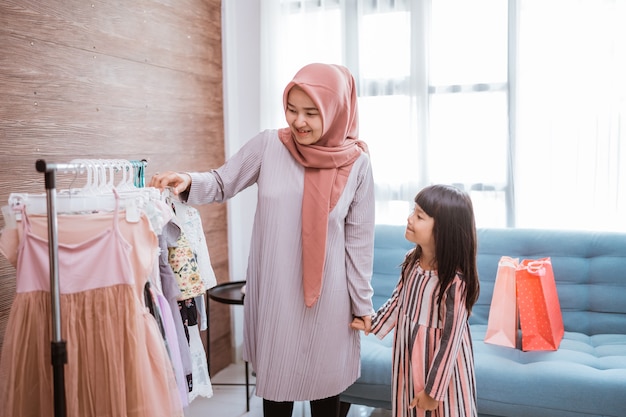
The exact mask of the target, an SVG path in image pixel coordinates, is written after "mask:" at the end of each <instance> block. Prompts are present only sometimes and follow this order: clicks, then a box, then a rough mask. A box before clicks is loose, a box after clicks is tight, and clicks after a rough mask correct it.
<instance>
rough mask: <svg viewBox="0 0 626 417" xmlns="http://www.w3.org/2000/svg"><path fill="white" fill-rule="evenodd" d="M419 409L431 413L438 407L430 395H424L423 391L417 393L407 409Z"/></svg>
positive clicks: (437, 402) (437, 403)
mask: <svg viewBox="0 0 626 417" xmlns="http://www.w3.org/2000/svg"><path fill="white" fill-rule="evenodd" d="M415 407H417V408H421V409H422V410H426V411H432V410H435V409H436V408H437V407H439V401H437V400H435V399H434V398H433V397H431V396H430V395H428V394H426V392H425V391H424V390H422V391H420V392H418V393H417V395H416V396H415V398H413V401H411V404H410V405H409V408H415Z"/></svg>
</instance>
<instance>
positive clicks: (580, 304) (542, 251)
mask: <svg viewBox="0 0 626 417" xmlns="http://www.w3.org/2000/svg"><path fill="white" fill-rule="evenodd" d="M404 230H405V227H404V226H395V225H393V226H392V225H377V226H376V238H375V243H374V275H373V277H372V286H373V287H374V308H378V307H379V306H380V305H381V304H382V303H384V302H385V301H386V300H387V298H388V297H389V296H390V295H391V292H392V291H393V288H394V287H395V285H396V283H397V281H398V278H399V274H400V268H399V265H400V264H401V263H402V260H403V259H404V255H405V254H406V252H407V251H408V250H410V249H411V248H412V247H413V246H414V245H413V244H412V243H411V242H408V241H407V240H406V239H405V238H404ZM505 255H506V256H511V257H513V258H519V259H520V261H521V260H523V259H538V258H544V257H550V258H551V260H552V268H553V271H554V276H555V280H556V283H557V292H558V295H559V303H560V304H561V311H562V314H563V324H564V326H565V330H566V331H572V332H580V333H584V334H588V335H594V334H605V333H606V334H610V333H620V334H626V234H625V233H611V232H596V231H567V230H548V229H545V230H544V229H537V230H533V229H479V230H478V275H479V277H480V297H479V299H478V302H477V303H476V305H475V306H474V309H473V311H472V317H471V319H470V323H481V324H486V323H487V319H488V316H489V306H490V304H491V297H492V292H493V284H494V281H495V277H496V272H497V269H498V261H499V260H500V257H501V256H505Z"/></svg>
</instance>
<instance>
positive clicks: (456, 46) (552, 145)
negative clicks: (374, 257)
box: [262, 0, 626, 231]
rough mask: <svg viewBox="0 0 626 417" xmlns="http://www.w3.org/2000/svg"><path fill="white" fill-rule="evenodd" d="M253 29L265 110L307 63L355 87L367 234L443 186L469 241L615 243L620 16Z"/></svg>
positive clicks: (589, 0) (352, 6) (415, 5)
mask: <svg viewBox="0 0 626 417" xmlns="http://www.w3.org/2000/svg"><path fill="white" fill-rule="evenodd" d="M267 3H271V1H269V0H268V2H267ZM266 10H268V9H267V8H266ZM276 15H278V16H280V17H279V18H278V19H279V20H271V19H276ZM268 16H272V17H271V18H270V17H268ZM264 19H265V21H266V22H268V25H267V26H263V21H262V31H264V28H266V29H267V30H268V33H270V35H268V36H269V38H268V39H270V40H271V39H274V41H270V42H263V45H264V46H265V48H266V50H264V51H263V50H262V56H266V57H267V58H268V60H267V65H268V72H267V74H271V75H272V80H273V81H272V82H271V83H270V84H271V85H274V86H275V90H274V91H269V90H268V91H267V94H268V97H272V96H275V97H278V98H280V97H281V94H282V88H283V87H284V85H285V84H286V83H287V82H288V81H289V80H290V78H291V76H293V74H294V73H295V71H297V69H298V68H300V67H301V66H302V65H304V64H306V63H309V62H313V61H319V62H334V63H342V64H344V65H346V66H347V67H348V68H350V70H351V71H352V72H353V74H354V75H355V77H356V79H357V84H358V86H359V107H360V137H361V139H363V140H365V141H366V142H367V143H368V145H369V148H370V153H371V156H372V163H373V165H374V177H375V181H376V198H377V222H378V223H404V222H405V221H406V216H407V214H408V211H409V207H410V204H411V201H412V199H413V197H414V195H415V194H416V192H417V191H418V190H419V189H420V188H421V187H423V186H425V185H427V184H431V183H448V184H455V185H457V186H459V187H461V188H463V189H465V190H466V191H468V192H469V193H470V194H471V196H472V199H473V201H474V206H475V211H476V218H477V224H478V226H479V227H507V226H509V227H511V226H516V227H548V228H550V227H553V228H571V229H583V228H584V229H607V230H623V231H626V215H625V213H626V142H625V141H624V135H625V133H624V132H625V131H626V129H624V126H626V124H625V123H624V122H625V121H626V118H625V114H626V112H625V110H626V81H625V80H626V77H624V76H623V74H626V29H625V28H624V27H626V26H625V25H623V24H621V23H620V22H624V21H626V0H508V1H505V0H473V1H467V0H342V1H339V0H335V1H331V0H326V1H324V0H317V1H297V0H282V1H281V2H280V6H279V7H276V8H274V9H273V12H272V13H265V14H264ZM270 21H271V22H272V23H271V25H270V24H269V22H270ZM277 21H280V22H281V24H277ZM273 100H275V98H273ZM278 103H279V102H278ZM272 108H274V109H278V110H268V114H270V113H271V116H272V117H270V118H266V120H268V121H269V120H271V122H268V123H270V124H271V126H276V125H278V126H281V125H282V124H284V121H283V115H282V114H281V113H280V109H281V106H280V104H278V105H277V106H272Z"/></svg>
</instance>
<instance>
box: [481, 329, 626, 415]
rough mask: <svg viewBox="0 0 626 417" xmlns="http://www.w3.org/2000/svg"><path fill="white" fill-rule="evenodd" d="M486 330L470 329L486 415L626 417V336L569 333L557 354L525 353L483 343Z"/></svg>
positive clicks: (483, 411)
mask: <svg viewBox="0 0 626 417" xmlns="http://www.w3.org/2000/svg"><path fill="white" fill-rule="evenodd" d="M486 330H487V326H486V325H481V324H475V325H472V326H471V331H472V339H473V341H474V356H475V358H476V363H475V366H476V386H477V393H478V409H479V410H480V412H481V414H482V413H486V414H492V415H503V416H511V417H517V416H519V417H525V416H535V415H541V416H554V417H560V416H590V415H591V416H613V417H623V416H624V415H626V409H625V408H624V407H625V406H626V403H625V399H624V396H625V395H626V335H624V334H597V335H593V336H588V335H585V334H582V333H576V332H565V335H564V336H563V340H562V341H561V345H560V347H559V349H558V350H556V351H533V352H522V351H520V350H519V349H513V348H507V347H502V346H496V345H492V344H487V343H484V342H483V339H484V336H485V332H486ZM518 345H519V340H518Z"/></svg>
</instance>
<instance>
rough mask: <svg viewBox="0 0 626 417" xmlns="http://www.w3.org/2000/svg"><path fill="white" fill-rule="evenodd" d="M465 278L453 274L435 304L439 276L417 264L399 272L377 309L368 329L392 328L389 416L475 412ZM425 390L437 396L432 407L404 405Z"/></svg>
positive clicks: (466, 416) (454, 416)
mask: <svg viewBox="0 0 626 417" xmlns="http://www.w3.org/2000/svg"><path fill="white" fill-rule="evenodd" d="M464 288H465V283H464V282H463V281H462V280H461V279H460V278H459V276H458V275H457V276H456V277H455V278H454V280H453V281H452V283H451V284H450V286H449V287H448V288H447V289H446V290H445V295H444V297H443V299H442V306H441V309H440V308H439V303H438V295H439V278H438V277H437V272H436V271H426V270H424V269H422V268H421V267H420V266H419V263H416V265H415V266H413V267H412V269H410V270H409V271H407V273H406V274H405V276H402V277H400V281H399V282H398V285H397V286H396V288H395V290H394V292H393V294H392V296H391V298H390V299H389V300H387V302H386V303H385V304H384V305H383V306H382V307H381V308H380V309H379V310H378V312H377V313H376V314H375V317H374V319H373V321H372V332H373V333H374V334H376V335H377V336H378V337H379V338H381V339H382V338H383V337H384V336H385V335H387V334H388V333H389V332H390V331H391V330H393V329H394V328H395V335H394V344H393V378H392V385H393V386H392V394H393V399H392V403H393V415H394V416H395V417H408V416H425V417H444V416H450V417H476V416H477V410H476V381H475V378H474V357H473V349H472V341H471V337H470V328H469V323H468V311H467V309H466V308H465V297H464ZM422 390H425V391H426V393H427V394H429V395H430V396H431V397H433V398H434V399H436V400H438V401H439V407H438V408H437V409H436V410H434V411H424V410H422V409H418V408H414V409H409V404H410V403H411V401H412V400H413V398H414V397H415V395H416V394H417V393H419V392H420V391H422Z"/></svg>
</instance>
